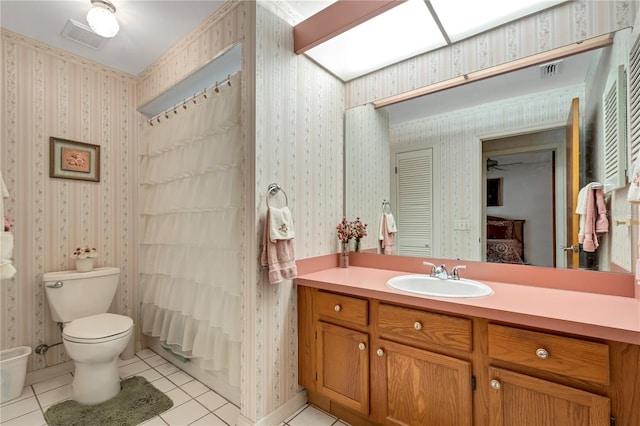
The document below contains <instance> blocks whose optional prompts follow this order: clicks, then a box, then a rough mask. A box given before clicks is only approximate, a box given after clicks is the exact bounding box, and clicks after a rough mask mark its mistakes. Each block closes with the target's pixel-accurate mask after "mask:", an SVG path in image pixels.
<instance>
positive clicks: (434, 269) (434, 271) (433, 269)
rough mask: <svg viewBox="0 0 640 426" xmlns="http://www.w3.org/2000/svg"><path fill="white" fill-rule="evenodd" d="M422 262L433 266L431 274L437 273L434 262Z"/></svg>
mask: <svg viewBox="0 0 640 426" xmlns="http://www.w3.org/2000/svg"><path fill="white" fill-rule="evenodd" d="M422 264H423V265H424V266H431V275H432V276H433V275H435V273H436V265H434V264H433V263H431V262H427V261H424V262H422Z"/></svg>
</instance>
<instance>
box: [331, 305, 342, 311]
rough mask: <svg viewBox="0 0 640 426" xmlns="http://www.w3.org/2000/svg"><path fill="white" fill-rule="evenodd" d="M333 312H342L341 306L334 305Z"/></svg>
mask: <svg viewBox="0 0 640 426" xmlns="http://www.w3.org/2000/svg"><path fill="white" fill-rule="evenodd" d="M333 310H334V311H336V312H340V311H341V310H342V306H340V305H336V306H334V307H333Z"/></svg>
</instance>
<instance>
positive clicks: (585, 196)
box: [576, 182, 600, 244]
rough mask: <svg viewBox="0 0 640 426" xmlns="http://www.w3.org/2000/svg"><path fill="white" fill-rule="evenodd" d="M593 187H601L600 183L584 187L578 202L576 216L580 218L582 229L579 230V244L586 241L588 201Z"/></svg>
mask: <svg viewBox="0 0 640 426" xmlns="http://www.w3.org/2000/svg"><path fill="white" fill-rule="evenodd" d="M592 185H600V183H599V182H591V183H588V184H586V185H585V186H583V187H582V189H581V190H580V192H578V200H577V201H576V214H578V215H579V216H580V229H579V230H578V242H579V243H580V244H582V242H583V240H584V232H585V223H586V220H587V201H588V200H589V191H591V186H592Z"/></svg>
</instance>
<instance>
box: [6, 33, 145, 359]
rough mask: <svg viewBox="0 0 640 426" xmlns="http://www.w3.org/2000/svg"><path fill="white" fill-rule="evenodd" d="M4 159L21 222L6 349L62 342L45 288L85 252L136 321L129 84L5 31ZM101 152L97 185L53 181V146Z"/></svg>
mask: <svg viewBox="0 0 640 426" xmlns="http://www.w3.org/2000/svg"><path fill="white" fill-rule="evenodd" d="M2 75H3V78H4V81H3V83H4V85H3V86H2V98H1V99H2V100H3V101H2V105H1V109H2V113H1V115H2V125H1V126H0V128H1V129H2V130H1V133H0V135H1V140H2V150H1V153H2V156H1V159H0V160H1V161H0V166H1V167H2V172H3V176H4V179H5V181H6V184H7V186H8V189H9V192H10V195H11V196H10V198H9V200H8V202H7V203H6V204H5V209H6V214H7V215H9V216H11V217H13V218H14V219H15V227H14V228H13V233H14V237H15V250H14V258H15V266H16V268H17V270H18V272H17V274H16V276H15V277H13V278H12V279H11V280H4V281H2V287H1V300H2V302H0V303H1V305H2V306H1V309H0V312H1V313H0V315H1V320H2V321H1V322H2V329H1V330H2V338H1V339H2V340H1V345H2V346H1V347H2V349H5V348H10V347H15V346H18V345H28V346H31V347H32V348H35V347H36V346H37V345H39V344H41V343H45V344H49V345H50V344H53V343H57V342H60V341H61V340H62V339H61V335H60V332H59V330H58V328H57V326H56V324H55V323H54V322H53V321H52V320H51V315H50V312H49V306H48V303H47V300H46V296H45V293H44V290H43V286H42V274H43V273H44V272H47V271H57V270H65V269H75V267H74V264H73V259H71V257H70V255H71V253H72V252H73V250H74V249H75V248H76V247H77V246H79V245H85V244H86V245H91V246H93V247H96V248H97V249H98V252H99V257H98V258H97V265H98V266H106V265H109V266H118V267H120V268H121V276H120V286H119V288H118V293H117V294H116V297H115V299H114V303H113V305H112V308H111V309H112V311H113V312H117V313H127V312H131V314H135V311H136V303H135V300H136V288H135V271H136V268H137V265H136V250H137V249H136V245H137V239H136V232H135V229H136V223H137V219H136V214H135V203H136V189H137V152H136V143H135V142H136V140H137V126H136V120H137V113H136V111H135V93H136V88H135V80H134V78H133V77H132V76H130V75H127V74H123V73H121V72H118V71H115V70H113V69H110V68H107V67H104V66H102V65H98V64H96V63H93V62H90V61H88V60H86V59H84V58H80V57H77V56H74V55H72V54H70V53H68V52H65V51H62V50H58V49H55V48H53V47H50V46H48V45H45V44H41V43H39V42H36V41H34V40H31V39H28V38H25V37H23V36H20V35H18V34H15V33H13V32H10V31H7V30H4V29H3V30H2ZM50 136H57V137H60V138H64V139H71V140H75V141H81V142H87V143H91V144H95V145H100V148H101V162H100V169H101V179H100V182H98V183H95V182H84V181H75V180H67V179H53V178H50V177H49V137H50ZM68 360H69V358H68V357H67V356H66V354H64V349H63V347H62V345H60V346H56V347H54V348H52V349H51V350H49V351H48V352H47V353H46V356H44V357H43V356H39V355H35V354H34V355H32V356H31V357H30V363H29V367H28V368H29V371H33V370H39V369H42V368H45V367H47V366H51V365H54V364H57V363H60V362H63V361H68Z"/></svg>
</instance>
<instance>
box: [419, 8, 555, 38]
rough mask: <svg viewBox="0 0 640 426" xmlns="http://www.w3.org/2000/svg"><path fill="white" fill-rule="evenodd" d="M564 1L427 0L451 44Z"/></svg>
mask: <svg viewBox="0 0 640 426" xmlns="http://www.w3.org/2000/svg"><path fill="white" fill-rule="evenodd" d="M566 1H567V0H487V1H463V2H461V1H452V0H430V2H431V5H432V7H433V9H434V11H435V13H436V14H437V15H438V19H439V20H440V23H441V24H442V26H443V28H444V30H445V32H446V33H447V35H448V36H449V38H450V39H451V41H452V42H456V41H459V40H462V39H464V38H467V37H470V36H472V35H475V34H479V33H481V32H483V31H486V30H489V29H491V28H495V27H498V26H500V25H504V24H506V23H507V22H510V21H513V20H515V19H520V18H522V17H524V16H527V15H530V14H532V13H536V12H539V11H541V10H544V9H548V8H550V7H553V6H556V5H558V4H560V3H564V2H566Z"/></svg>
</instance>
